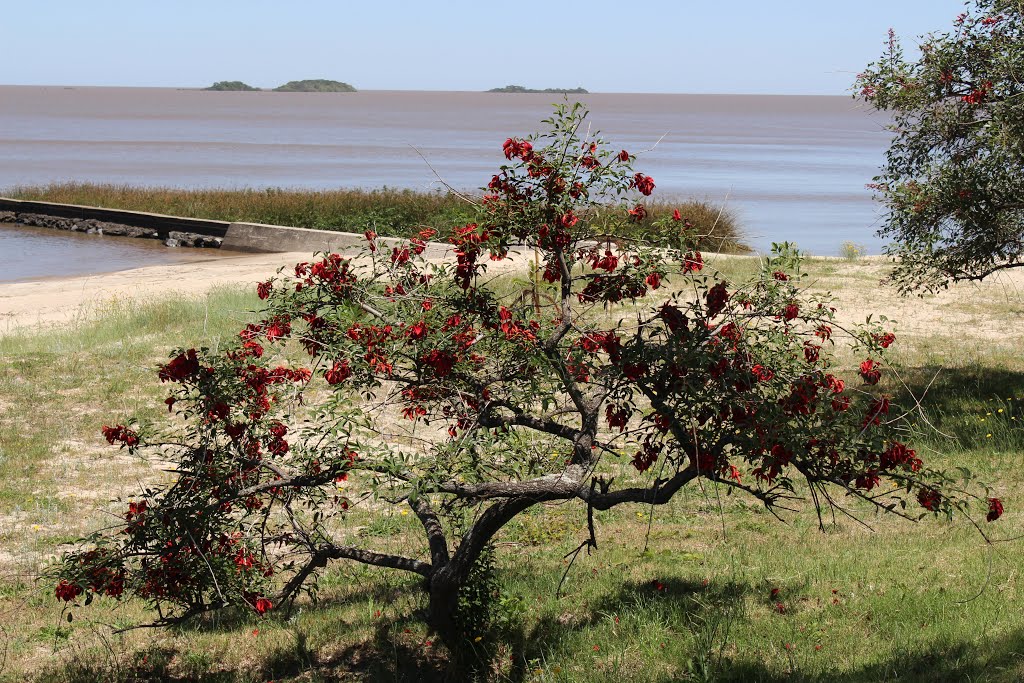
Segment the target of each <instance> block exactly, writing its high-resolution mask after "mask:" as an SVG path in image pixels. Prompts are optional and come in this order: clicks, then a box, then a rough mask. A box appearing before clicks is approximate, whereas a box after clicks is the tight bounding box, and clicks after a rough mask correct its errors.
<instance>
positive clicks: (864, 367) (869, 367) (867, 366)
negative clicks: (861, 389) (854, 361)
mask: <svg viewBox="0 0 1024 683" xmlns="http://www.w3.org/2000/svg"><path fill="white" fill-rule="evenodd" d="M880 367H881V366H880V365H879V364H878V363H876V362H875V361H873V360H871V359H870V358H868V359H867V360H865V361H864V362H863V363H861V364H860V376H861V377H863V378H864V383H865V384H878V380H880V379H881V378H882V371H881V370H879V368H880Z"/></svg>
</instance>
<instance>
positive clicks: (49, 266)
mask: <svg viewBox="0 0 1024 683" xmlns="http://www.w3.org/2000/svg"><path fill="white" fill-rule="evenodd" d="M232 255H235V254H234V252H232ZM211 258H217V251H216V250H212V249H172V248H170V247H165V246H164V245H163V243H161V242H160V241H159V240H150V239H129V238H125V237H105V236H103V235H85V234H82V233H75V232H64V231H63V230H52V229H50V228H35V227H27V226H24V225H7V224H5V223H0V282H12V281H19V280H31V279H35V278H40V277H61V276H71V275H89V274H92V273H109V272H113V271H117V270H128V269H130V268H141V267H142V266H152V265H161V264H170V263H182V262H186V261H204V260H208V259H211Z"/></svg>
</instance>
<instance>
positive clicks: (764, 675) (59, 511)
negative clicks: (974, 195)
mask: <svg viewBox="0 0 1024 683" xmlns="http://www.w3.org/2000/svg"><path fill="white" fill-rule="evenodd" d="M715 265H717V266H719V267H721V268H722V269H723V270H724V271H726V272H728V273H729V276H730V278H734V279H735V278H739V277H741V276H742V275H743V273H744V272H749V270H750V269H751V268H752V259H749V258H730V259H725V258H723V259H719V260H718V261H716V262H715ZM818 266H822V270H823V271H824V270H827V272H825V273H824V274H822V272H821V271H819V268H818ZM825 266H827V267H828V268H827V269H825ZM805 270H807V271H808V272H810V273H812V275H813V276H815V277H816V278H817V279H814V280H813V285H812V286H814V287H816V288H831V289H833V290H834V291H836V293H837V294H839V295H840V298H841V299H844V300H848V301H849V302H850V303H851V304H852V303H853V302H856V301H858V300H861V299H863V298H864V297H865V296H873V297H875V300H874V301H873V304H874V307H875V308H877V309H879V310H887V309H889V308H898V307H899V305H900V304H899V302H898V301H897V300H896V299H894V298H885V297H892V296H893V295H891V294H888V293H886V292H884V291H879V290H878V287H877V280H878V276H879V275H880V273H881V272H882V266H881V264H880V263H879V262H877V261H875V262H871V261H864V260H861V261H859V262H857V263H856V264H853V263H848V262H845V261H842V260H838V259H832V260H820V261H812V262H810V263H809V264H807V265H806V268H805ZM819 275H820V277H819ZM841 287H842V288H841ZM1005 296H1006V295H1005V291H1004V290H1003V289H1001V288H1000V287H997V286H993V287H982V288H979V289H976V290H972V292H970V293H969V297H967V298H970V299H971V301H972V302H973V308H972V310H970V311H968V312H965V313H964V315H965V316H969V317H970V319H972V320H982V321H984V320H989V319H990V320H991V321H992V322H996V323H999V322H1002V323H1003V324H1004V325H1005V321H1004V320H1003V319H1002V318H1001V315H1002V314H1001V313H1000V312H999V309H998V308H993V310H994V311H995V312H994V313H989V312H988V311H989V304H990V303H994V302H997V301H1003V300H1005ZM257 303H258V302H257V301H255V300H254V298H253V297H252V296H251V295H248V294H240V293H237V292H235V291H233V290H218V291H214V292H212V293H211V294H210V295H209V296H206V297H203V298H199V299H188V300H181V299H174V300H164V301H155V302H150V303H145V304H139V303H133V302H126V301H112V302H110V303H109V304H108V305H107V306H105V307H101V308H100V309H99V310H96V311H93V312H92V313H91V314H90V315H89V316H86V317H83V319H82V320H80V321H79V322H78V323H76V324H75V325H73V326H70V327H68V328H63V329H56V330H47V331H42V332H40V331H34V332H33V331H25V332H18V333H14V334H10V335H7V336H4V337H0V614H2V615H3V619H2V620H0V642H2V643H3V647H0V652H2V653H4V654H3V655H2V656H0V679H4V680H11V681H15V680H18V681H20V680H35V681H54V682H57V681H60V682H68V683H70V682H74V681H94V680H110V681H124V682H125V683H127V682H129V681H156V680H177V681H195V680H203V681H233V682H234V681H245V682H249V681H252V682H256V681H267V680H274V681H431V680H440V673H439V672H440V671H441V670H442V669H443V663H444V657H445V655H444V652H443V651H442V650H441V648H440V647H439V646H438V645H436V644H434V643H433V642H431V638H430V636H429V634H428V633H427V632H426V630H425V629H424V626H423V624H422V621H421V619H420V611H421V610H422V608H423V607H424V601H423V599H422V597H421V595H420V593H419V590H418V586H417V582H416V579H415V578H413V577H410V576H409V575H405V574H402V573H398V572H391V571H379V570H374V569H368V568H365V567H361V566H355V565H346V564H342V563H336V564H333V565H331V566H330V567H329V568H328V569H327V571H326V572H325V575H324V577H323V580H322V582H321V590H320V596H319V597H320V602H319V604H317V605H311V604H309V603H304V604H302V605H301V606H300V609H299V610H298V611H297V612H296V613H293V614H292V615H290V616H288V615H284V614H279V615H274V616H272V617H269V618H265V619H256V618H253V617H251V616H249V615H248V614H238V613H231V612H224V613H221V614H217V615H212V616H210V617H208V618H207V619H204V620H200V621H197V622H195V623H191V624H188V625H185V626H182V627H178V628H175V629H168V630H164V631H159V632H153V631H133V632H128V633H126V634H122V635H118V636H114V635H111V633H110V630H109V628H108V625H110V624H115V625H127V624H131V623H136V622H138V621H141V620H144V619H145V618H146V616H147V615H146V613H145V611H144V609H143V607H142V606H141V605H139V604H137V603H134V602H129V603H125V604H113V603H110V604H107V603H105V601H103V600H101V601H99V603H101V604H97V605H93V606H92V607H90V608H89V609H87V610H77V611H76V615H75V616H76V618H75V620H74V621H73V622H70V623H69V622H67V621H64V620H63V619H62V615H61V612H60V607H59V606H58V605H57V604H56V601H55V600H54V598H53V596H52V588H51V587H50V586H48V585H45V584H42V583H37V582H36V581H35V576H36V575H37V573H38V570H39V567H40V566H41V565H42V564H43V563H44V562H45V561H46V559H47V558H48V557H50V556H52V554H53V553H54V552H59V550H60V548H61V544H62V543H66V542H68V541H69V540H71V539H72V538H73V537H75V536H77V535H78V534H79V533H81V532H82V531H84V530H87V529H91V528H95V527H96V526H97V525H98V524H102V523H103V522H104V521H105V520H106V519H109V517H108V515H109V514H110V511H111V509H112V508H111V507H110V505H109V503H108V501H109V500H110V499H112V498H115V497H117V496H128V495H130V494H131V493H132V492H133V491H135V490H137V489H138V488H139V483H138V482H140V481H152V480H153V479H154V478H159V477H162V476H166V475H164V474H163V473H162V472H160V471H158V470H154V469H153V468H152V467H151V466H150V465H149V464H147V463H144V462H141V461H134V460H130V459H126V458H123V457H122V456H121V455H120V454H119V452H118V451H116V450H115V449H111V448H108V447H107V446H106V445H105V443H102V438H101V437H100V435H99V427H100V426H101V425H102V424H104V423H110V422H112V421H117V420H121V419H123V418H124V417H126V416H128V415H132V414H141V415H142V416H143V417H150V418H154V419H161V417H162V416H163V415H166V411H163V410H161V408H162V403H161V399H162V398H163V396H164V390H165V389H164V388H162V387H161V386H160V384H159V382H158V381H157V379H156V377H155V374H154V372H153V365H154V364H155V363H156V362H158V361H160V360H162V359H164V358H166V357H167V353H168V352H169V351H170V349H171V348H172V347H174V346H178V345H181V344H186V345H190V344H205V345H207V346H216V345H217V344H219V343H221V341H222V340H223V339H225V338H226V337H228V336H230V335H232V334H234V333H235V331H236V330H237V329H238V328H239V327H240V326H241V325H242V324H243V323H244V322H245V321H246V320H247V319H248V316H249V313H247V311H249V310H251V309H252V308H254V307H255V306H256V304H257ZM948 303H949V301H948V300H947V299H943V298H941V297H939V298H934V299H927V300H925V301H923V302H919V301H914V302H911V303H910V304H907V306H908V308H907V315H906V316H905V319H904V320H902V321H901V327H900V328H898V329H899V330H901V331H900V332H898V334H899V339H900V348H902V351H901V355H900V357H899V358H898V359H897V361H898V367H899V368H900V376H901V377H902V378H903V380H904V383H905V385H899V384H897V383H895V382H893V383H891V384H890V386H888V387H887V390H889V391H891V392H893V393H902V392H905V391H907V390H910V391H912V392H913V393H914V394H915V395H917V396H921V395H925V400H924V402H923V404H922V410H923V413H922V415H921V419H920V420H919V427H920V433H919V434H918V435H917V437H916V438H915V440H914V441H915V444H917V445H918V446H919V447H920V449H921V450H922V451H923V452H925V453H927V454H928V458H929V460H930V461H931V462H933V463H939V464H942V465H944V466H948V467H954V466H969V467H971V468H972V469H974V470H976V471H978V472H980V473H981V474H982V475H983V476H984V477H985V478H986V479H988V480H989V481H992V482H995V483H996V484H997V488H996V495H1000V496H1001V497H1003V498H1004V500H1005V502H1006V510H1007V512H1006V516H1005V518H1004V520H1002V521H1001V522H1000V523H999V524H998V525H993V527H992V530H993V533H994V534H995V536H996V537H998V538H1010V537H1014V536H1017V535H1019V530H1020V528H1021V523H1022V520H1024V513H1022V512H1021V510H1024V493H1022V491H1024V474H1022V472H1021V467H1020V454H1021V453H1022V452H1024V425H1021V424H1020V423H1021V421H1022V420H1024V407H1022V405H1021V404H1022V403H1024V359H1022V358H1021V356H1020V354H1019V351H1018V349H1019V348H1020V344H1021V342H1022V340H1021V339H1020V336H1021V332H1018V331H1016V329H1015V328H1014V329H1007V330H1006V331H1005V332H1004V333H1003V334H1002V335H1001V336H999V337H996V338H993V337H991V336H987V335H986V334H985V333H984V329H985V327H984V325H975V326H973V327H958V326H956V324H955V320H954V321H953V322H952V323H950V325H949V326H947V327H938V328H936V327H935V326H934V325H930V326H923V327H920V328H918V327H915V324H914V320H915V319H916V318H915V317H914V316H925V317H927V316H928V315H929V312H930V311H935V312H937V313H938V314H939V315H941V316H947V315H949V313H948ZM961 305H966V304H961ZM845 310H847V308H846V307H845V306H843V307H841V308H840V311H841V312H843V311H845ZM852 315H854V317H856V315H857V314H856V312H854V313H853V314H852ZM936 372H938V375H937V376H936ZM926 389H927V393H926ZM1000 411H1002V412H1000ZM928 424H931V425H933V427H934V428H931V427H928ZM989 435H991V436H989ZM611 467H613V468H614V467H619V465H615V464H613V465H611ZM627 471H628V468H621V472H622V474H625V473H626V472H627ZM400 510H401V509H400V508H399V507H395V508H394V509H393V510H388V509H385V510H384V511H383V514H378V515H375V516H371V515H370V514H369V513H368V512H366V511H362V510H356V511H355V512H354V513H353V514H354V517H353V520H352V523H353V524H354V525H355V526H357V527H359V528H360V529H361V531H360V532H359V533H360V535H361V536H362V538H363V539H364V540H363V542H367V543H373V544H374V547H376V548H379V549H381V550H385V551H386V550H388V549H389V548H390V549H395V550H399V549H406V548H408V547H419V546H420V545H422V541H421V540H420V537H419V534H418V533H417V532H416V528H415V525H416V522H415V520H414V519H412V517H411V516H410V515H403V514H401V511H400ZM861 512H863V513H865V516H864V518H865V521H866V522H867V523H868V524H869V525H870V526H871V527H872V528H873V530H872V531H869V530H867V529H866V528H864V527H863V526H861V525H858V524H855V523H853V522H851V521H849V520H847V519H838V520H836V521H835V523H833V522H832V520H831V519H830V520H827V522H828V523H827V525H826V528H825V530H824V531H822V530H820V529H819V528H818V525H817V519H816V518H815V516H814V515H813V513H812V512H811V511H810V510H809V509H804V510H802V511H800V512H799V513H797V514H792V515H789V516H788V519H787V523H786V524H780V523H778V522H777V521H775V520H774V519H773V518H772V517H771V516H770V515H769V514H767V513H765V512H764V511H763V510H762V509H761V508H759V507H757V506H756V505H754V504H752V502H751V501H748V500H745V499H744V498H741V497H739V496H725V495H724V494H723V492H721V491H716V490H714V489H713V488H703V489H702V488H700V487H689V488H686V489H684V490H683V491H682V492H681V493H680V494H679V495H677V497H676V498H675V499H674V500H673V502H672V503H671V504H670V505H667V506H663V507H661V508H658V509H656V510H651V509H650V508H648V507H621V508H617V509H615V510H612V511H608V512H599V513H597V514H596V517H595V521H596V524H597V532H598V533H597V536H598V541H599V548H598V550H597V551H596V552H594V553H593V554H591V555H589V556H581V558H580V560H579V561H578V562H577V563H576V565H575V566H574V567H573V569H572V571H571V572H570V574H569V575H568V578H567V581H566V584H565V585H564V586H563V590H562V595H561V596H560V597H556V591H557V587H558V583H559V580H560V579H561V576H562V573H563V571H564V570H565V564H564V562H565V560H564V559H563V556H564V555H565V553H567V552H568V551H570V550H572V549H573V548H575V547H576V546H577V544H578V543H579V541H580V540H581V538H582V537H583V535H584V533H585V532H584V528H585V524H586V520H585V510H583V509H581V508H580V507H579V506H575V505H551V506H546V507H541V508H537V509H535V510H533V511H531V512H530V513H528V514H525V515H522V516H521V517H520V518H518V519H517V520H516V521H515V522H514V523H513V524H510V525H509V526H508V527H507V528H506V529H505V530H503V531H502V533H501V535H500V536H499V538H498V539H497V543H496V557H497V563H498V574H497V578H498V595H497V598H498V599H497V609H498V612H499V616H500V617H502V618H501V621H502V623H503V624H505V625H506V627H505V629H504V630H503V632H502V634H501V637H500V639H499V641H498V643H497V644H496V646H495V647H496V650H497V652H498V654H499V657H498V659H497V660H496V661H497V662H498V666H497V667H496V668H497V669H498V671H499V672H500V675H499V676H496V677H495V678H496V680H509V681H521V682H524V683H525V682H538V683H540V682H549V681H560V682H569V681H573V682H575V681H595V682H608V683H612V682H614V683H626V682H634V681H635V682H637V683H640V682H644V683H646V682H649V681H654V682H661V681H664V682H666V683H667V682H668V681H707V680H716V681H736V682H740V681H783V680H785V681H792V680H821V681H826V680H827V681H843V682H851V683H852V682H854V681H865V682H866V681H882V680H899V681H936V680H942V681H953V680H971V681H1017V680H1021V678H1022V677H1024V655H1022V654H1021V653H1024V623H1022V621H1021V619H1020V605H1021V602H1022V600H1024V591H1022V588H1021V582H1020V577H1019V567H1020V566H1021V565H1022V564H1024V552H1022V547H1021V545H1020V542H1019V541H1017V542H999V543H995V544H992V545H987V544H985V543H984V541H983V540H982V539H981V538H980V537H979V535H978V534H977V533H976V532H975V531H974V530H973V529H972V528H971V527H970V526H969V525H967V524H965V523H963V522H962V521H961V522H955V523H952V524H951V523H946V522H942V521H936V520H933V519H930V518H929V519H926V520H924V521H922V522H920V523H918V524H913V523H910V522H906V521H903V520H899V519H895V518H892V519H890V518H883V517H878V516H875V515H872V514H870V513H867V511H864V510H862V511H861ZM652 514H653V515H654V518H653V520H652V519H651V515H652ZM649 523H650V527H649V526H648V525H649ZM775 590H777V591H778V592H777V593H776V594H773V591H775Z"/></svg>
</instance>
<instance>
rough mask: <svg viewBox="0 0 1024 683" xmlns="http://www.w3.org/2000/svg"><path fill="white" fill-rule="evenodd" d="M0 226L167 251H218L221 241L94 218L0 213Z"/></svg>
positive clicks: (198, 235) (220, 239)
mask: <svg viewBox="0 0 1024 683" xmlns="http://www.w3.org/2000/svg"><path fill="white" fill-rule="evenodd" d="M0 223H17V224H21V225H33V226H36V227H40V228H53V229H56V230H67V231H69V232H84V233H86V234H89V235H111V236H117V237H138V238H143V239H157V240H162V241H163V243H164V244H165V245H166V246H168V247H195V248H208V249H210V248H212V249H218V248H220V246H221V243H222V242H223V241H224V240H223V238H221V237H213V236H210V235H200V234H198V233H194V232H182V231H179V230H170V231H167V232H166V233H161V231H159V230H156V229H154V228H146V227H140V226H136V225H125V224H123V223H111V222H109V221H101V220H97V219H95V218H62V217H60V216H48V215H45V214H40V213H27V212H17V211H0Z"/></svg>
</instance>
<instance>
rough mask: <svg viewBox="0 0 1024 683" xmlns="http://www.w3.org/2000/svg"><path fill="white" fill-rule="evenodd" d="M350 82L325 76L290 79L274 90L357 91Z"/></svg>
mask: <svg viewBox="0 0 1024 683" xmlns="http://www.w3.org/2000/svg"><path fill="white" fill-rule="evenodd" d="M355 91H356V89H355V88H353V87H352V86H351V85H349V84H348V83H342V82H341V81H329V80H326V79H323V78H316V79H312V80H307V81H288V82H287V83H285V84H284V85H282V86H278V87H277V88H274V92H355Z"/></svg>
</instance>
